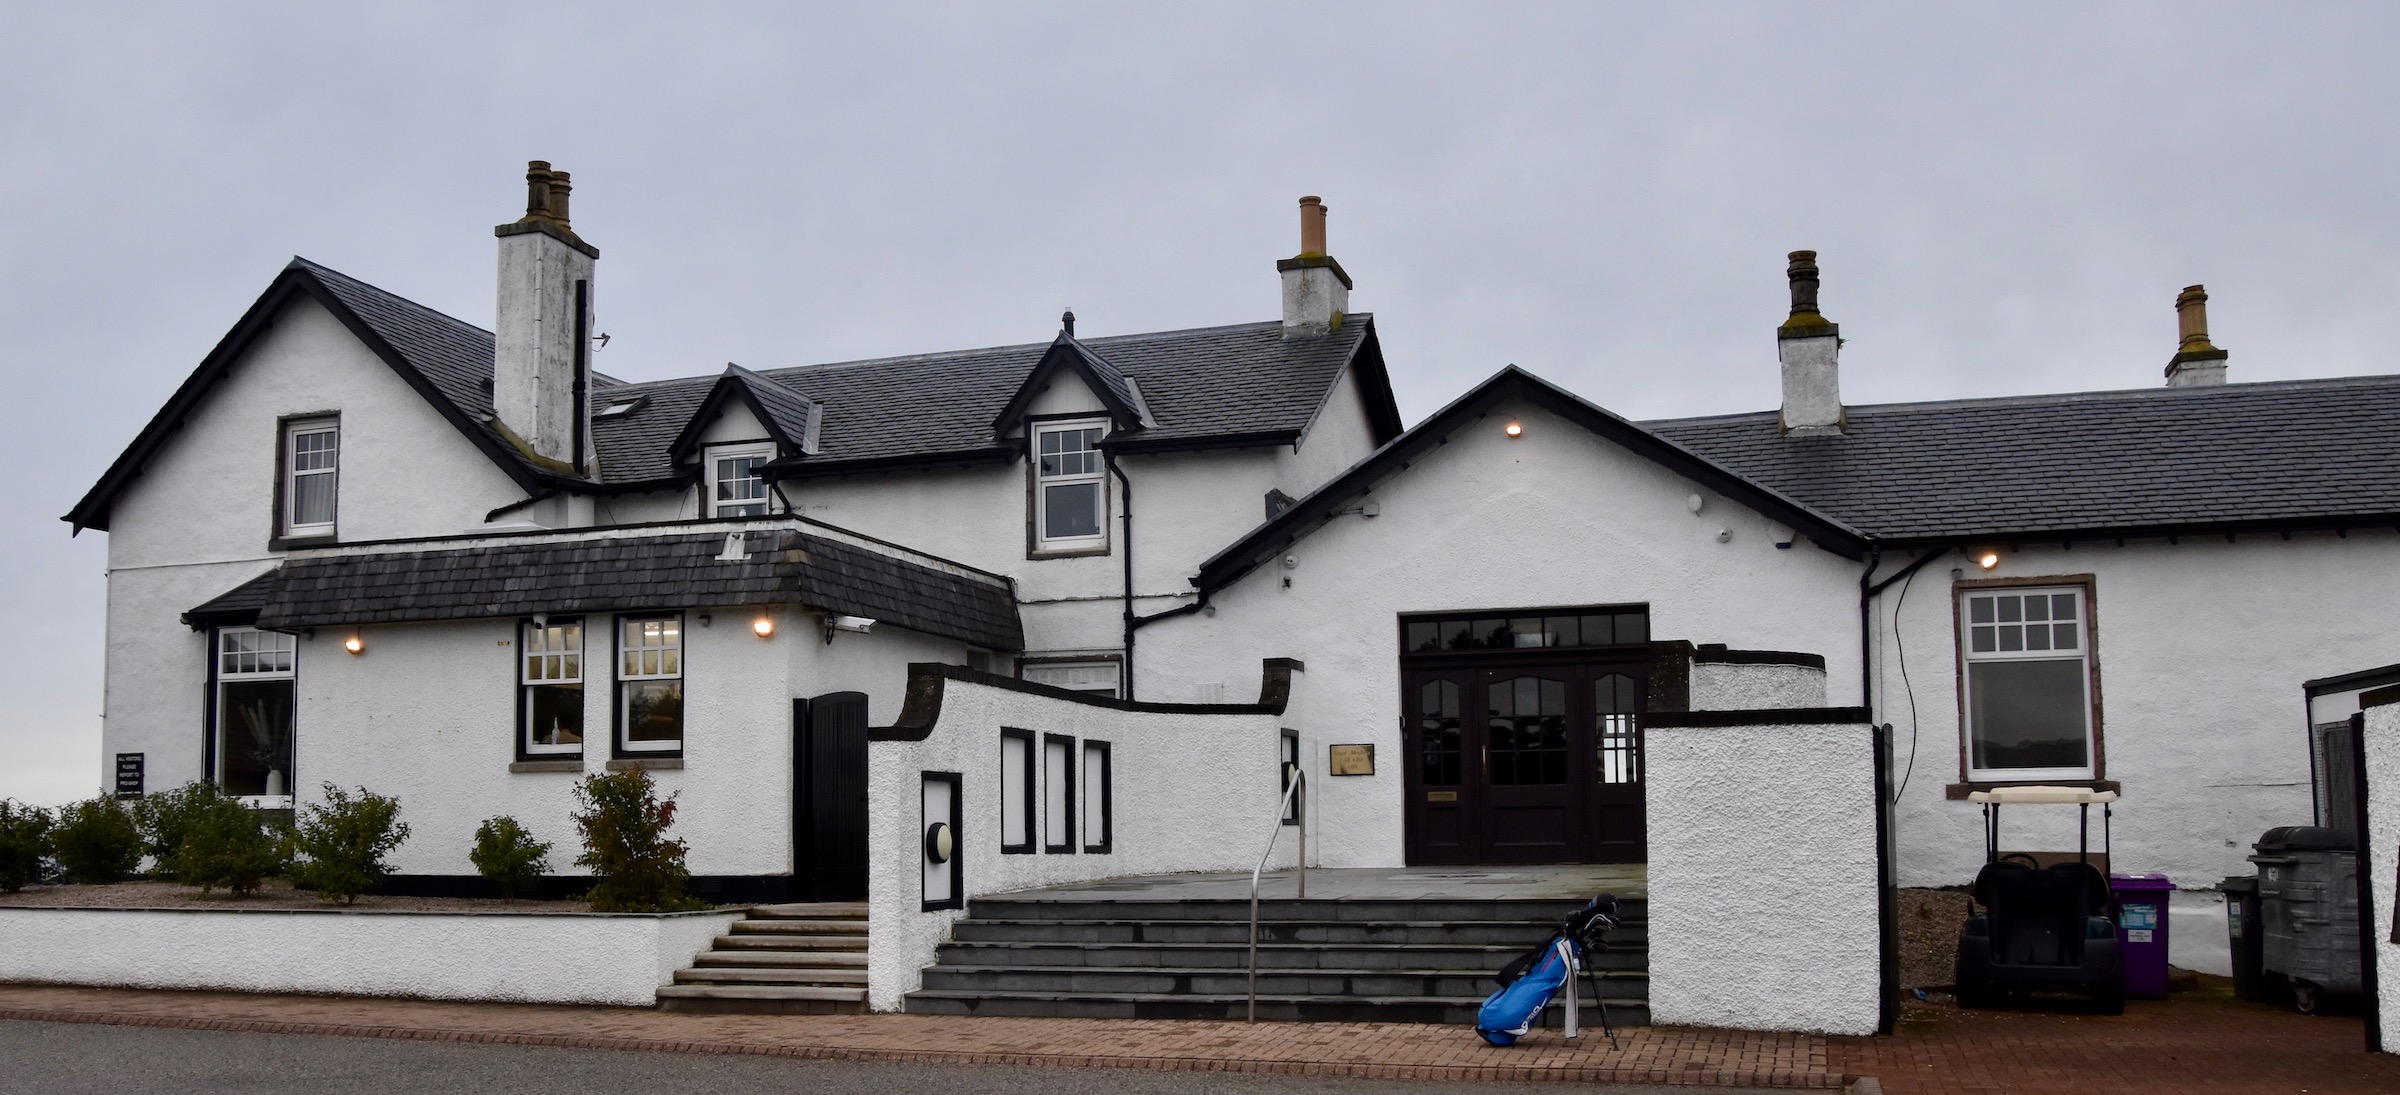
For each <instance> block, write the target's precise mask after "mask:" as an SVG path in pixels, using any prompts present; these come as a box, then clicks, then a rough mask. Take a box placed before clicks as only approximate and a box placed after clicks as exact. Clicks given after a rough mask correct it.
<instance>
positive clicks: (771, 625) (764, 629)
mask: <svg viewBox="0 0 2400 1095" xmlns="http://www.w3.org/2000/svg"><path fill="white" fill-rule="evenodd" d="M750 630H751V632H752V633H753V634H756V635H757V636H758V637H759V638H762V639H772V638H774V637H775V617H773V616H761V617H759V618H757V619H755V620H752V621H750Z"/></svg>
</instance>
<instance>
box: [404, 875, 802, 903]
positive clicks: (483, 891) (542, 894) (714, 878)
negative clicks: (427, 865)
mask: <svg viewBox="0 0 2400 1095" xmlns="http://www.w3.org/2000/svg"><path fill="white" fill-rule="evenodd" d="M591 888H592V880H591V879H590V878H589V877H585V876H575V875H544V876H542V877H541V878H540V879H538V880H536V881H534V882H533V883H532V884H530V885H526V886H521V887H519V888H518V889H517V898H518V899H519V900H531V901H569V900H573V899H575V898H579V897H582V896H583V894H584V891H586V890H589V889H591ZM689 889H690V890H691V893H692V896H694V897H697V898H699V899H700V900H702V901H706V902H708V903H709V904H711V905H763V904H777V903H781V902H785V901H809V900H813V899H814V898H813V897H812V895H810V894H809V893H807V892H806V890H807V886H806V884H805V883H801V884H797V885H795V884H794V882H793V880H792V876H790V875H788V874H768V875H756V874H719V875H693V876H692V880H691V883H690V886H689ZM370 892H373V893H377V894H389V895H391V896H394V897H498V896H500V889H499V887H497V886H494V885H492V884H491V883H490V882H487V881H485V880H484V878H483V876H482V875H472V874H397V875H393V876H391V877H390V878H387V879H385V880H384V881H383V884H382V885H380V886H377V887H375V888H374V890H372V891H370Z"/></svg>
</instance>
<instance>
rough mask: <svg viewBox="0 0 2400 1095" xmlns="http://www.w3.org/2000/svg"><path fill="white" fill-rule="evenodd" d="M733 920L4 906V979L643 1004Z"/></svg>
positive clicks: (734, 916)
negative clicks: (9, 907)
mask: <svg viewBox="0 0 2400 1095" xmlns="http://www.w3.org/2000/svg"><path fill="white" fill-rule="evenodd" d="M739 919H741V914H740V913H732V912H693V913H662V914H642V913H551V914H530V913H427V912H387V911H382V910H362V909H244V910H238V911H237V910H223V911H220V910H216V909H26V908H19V909H0V939H4V940H7V945H6V946H0V981H24V982H37V983H47V984H63V985H106V986H111V987H117V988H149V989H219V990H229V991H234V992H304V993H328V994H336V995H345V996H416V997H427V998H432V999H438V1000H507V1001H515V1002H523V1003H547V1004H617V1005H622V1006H626V1007H648V1006H650V1005H651V1004H652V1003H654V1002H655V1001H656V998H657V992H658V988H659V986H661V985H664V984H667V983H668V982H669V981H671V980H673V979H674V975H675V971H676V970H679V969H682V968H683V967H685V966H688V965H690V964H691V962H692V958H693V956H694V955H697V954H699V953H700V952H701V951H704V950H707V949H708V946H709V943H710V941H711V940H713V939H715V938H716V937H717V936H718V935H720V934H722V933H723V932H724V931H725V930H726V929H727V927H728V926H730V925H731V924H732V923H733V922H734V921H736V920H739Z"/></svg>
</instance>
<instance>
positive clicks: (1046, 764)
mask: <svg viewBox="0 0 2400 1095" xmlns="http://www.w3.org/2000/svg"><path fill="white" fill-rule="evenodd" d="M1053 742H1056V743H1058V744H1061V745H1064V746H1066V748H1065V749H1062V750H1060V752H1061V753H1063V754H1064V755H1065V757H1066V786H1065V787H1059V786H1058V785H1057V784H1055V783H1053V782H1052V781H1051V779H1050V745H1051V743H1053ZM1076 748H1077V746H1076V742H1075V737H1074V735H1071V734H1050V733H1045V734H1043V735H1042V748H1041V752H1039V753H1037V754H1035V757H1036V758H1037V759H1038V761H1039V763H1040V764H1041V768H1042V779H1041V785H1042V789H1043V791H1044V792H1045V793H1044V795H1043V797H1042V811H1041V813H1042V854H1044V855H1074V854H1075V846H1076V844H1077V843H1078V841H1077V838H1076V830H1075V762H1076V761H1077V760H1078V759H1080V758H1078V757H1077V756H1076ZM1049 792H1056V793H1057V794H1058V796H1059V803H1058V805H1059V809H1060V811H1061V812H1062V813H1063V815H1064V816H1062V817H1061V818H1060V819H1059V823H1058V827H1059V828H1060V829H1061V830H1064V832H1063V833H1061V834H1059V835H1063V836H1064V837H1065V838H1066V839H1065V840H1064V841H1063V842H1059V843H1052V842H1051V840H1050V837H1051V836H1052V833H1051V832H1050V799H1049Z"/></svg>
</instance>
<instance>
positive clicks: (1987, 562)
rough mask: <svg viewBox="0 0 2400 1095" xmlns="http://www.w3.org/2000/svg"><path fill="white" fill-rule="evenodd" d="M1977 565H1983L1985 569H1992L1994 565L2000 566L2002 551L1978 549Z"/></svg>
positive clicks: (1976, 554)
mask: <svg viewBox="0 0 2400 1095" xmlns="http://www.w3.org/2000/svg"><path fill="white" fill-rule="evenodd" d="M1975 565H1976V566H1979V567H1982V568H1983V569H1985V570H1990V569H1992V568H1993V567H1996V566H1999V565H2000V553H1999V552H1997V551H1990V550H1985V551H1978V552H1976V553H1975Z"/></svg>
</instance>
